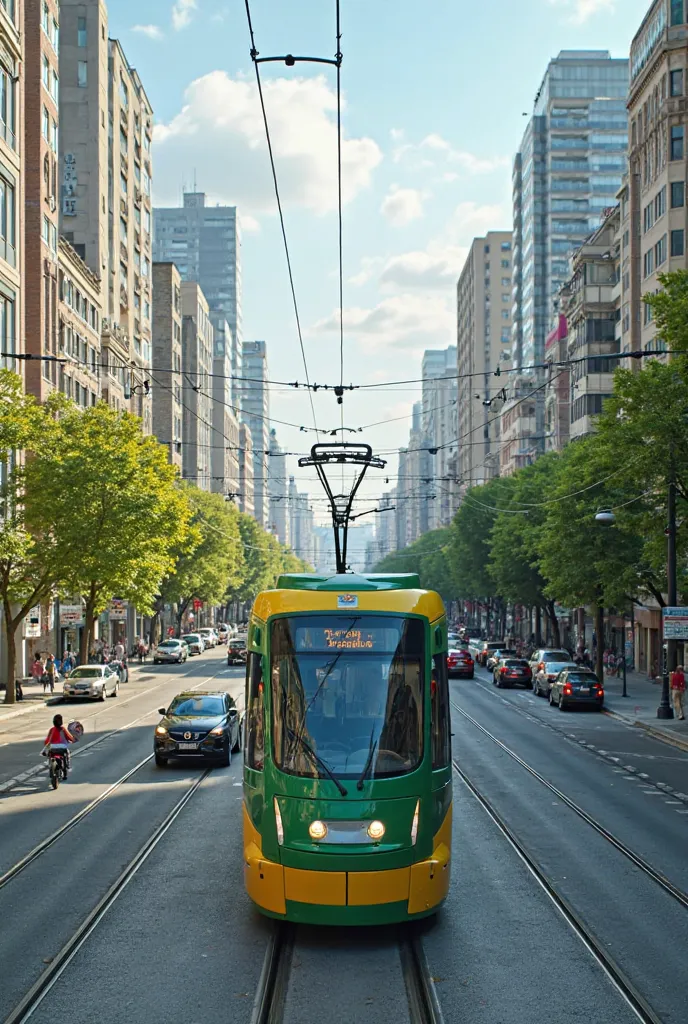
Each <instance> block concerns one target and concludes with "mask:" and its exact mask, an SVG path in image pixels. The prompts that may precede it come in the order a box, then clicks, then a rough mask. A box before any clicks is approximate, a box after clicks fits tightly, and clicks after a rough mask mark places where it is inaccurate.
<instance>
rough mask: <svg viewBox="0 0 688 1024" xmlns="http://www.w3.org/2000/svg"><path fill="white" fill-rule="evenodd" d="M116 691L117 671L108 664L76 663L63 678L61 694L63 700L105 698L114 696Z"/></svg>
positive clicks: (117, 684) (117, 685) (117, 687)
mask: <svg viewBox="0 0 688 1024" xmlns="http://www.w3.org/2000/svg"><path fill="white" fill-rule="evenodd" d="M118 691H119V673H118V672H117V671H116V670H115V671H113V670H112V669H111V668H110V666H109V665H78V666H77V667H76V668H73V669H72V671H71V672H70V673H69V674H68V676H67V678H66V679H65V681H64V688H63V691H62V696H63V698H64V700H73V699H74V698H75V697H80V698H81V699H82V700H105V698H106V697H116V696H117V693H118Z"/></svg>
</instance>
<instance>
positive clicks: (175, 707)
mask: <svg viewBox="0 0 688 1024" xmlns="http://www.w3.org/2000/svg"><path fill="white" fill-rule="evenodd" d="M158 714H160V715H162V716H163V718H162V721H161V722H160V723H159V724H158V725H157V726H156V729H155V736H154V739H153V750H154V752H155V763H156V764H157V766H158V768H162V767H163V766H164V765H166V764H167V762H168V761H171V760H175V759H176V758H184V757H203V758H206V759H207V760H212V761H216V762H217V763H218V764H220V765H222V766H224V767H227V765H229V764H231V762H232V754H238V753H239V751H240V750H241V718H240V715H239V711H238V709H237V706H236V704H235V703H234V700H233V699H232V697H230V695H229V694H228V693H212V692H208V691H201V690H193V691H191V692H190V693H180V694H178V695H177V696H176V697H175V698H174V699H173V701H172V703H171V704H170V706H169V707H168V708H167V710H165V708H159V709H158Z"/></svg>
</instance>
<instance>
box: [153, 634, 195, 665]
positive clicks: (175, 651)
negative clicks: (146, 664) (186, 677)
mask: <svg viewBox="0 0 688 1024" xmlns="http://www.w3.org/2000/svg"><path fill="white" fill-rule="evenodd" d="M188 657H189V646H188V644H186V643H185V642H184V641H183V640H174V639H169V640H163V641H162V643H159V644H158V646H157V647H156V648H155V650H154V651H153V664H154V665H160V664H161V663H162V662H169V661H172V662H176V663H177V664H178V665H181V664H182V662H184V661H186V659H187V658H188Z"/></svg>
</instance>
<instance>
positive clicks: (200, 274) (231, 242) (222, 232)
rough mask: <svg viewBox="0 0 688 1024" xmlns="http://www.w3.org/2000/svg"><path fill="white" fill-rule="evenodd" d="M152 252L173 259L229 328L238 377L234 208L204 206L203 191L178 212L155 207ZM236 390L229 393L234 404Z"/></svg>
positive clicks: (238, 238) (238, 295) (238, 267)
mask: <svg viewBox="0 0 688 1024" xmlns="http://www.w3.org/2000/svg"><path fill="white" fill-rule="evenodd" d="M154 214H155V226H154V243H153V253H154V256H155V259H156V260H173V261H174V262H175V263H176V264H177V266H178V267H179V271H180V273H181V275H182V277H183V279H184V280H185V281H198V283H199V284H200V286H201V288H202V289H203V293H204V295H205V296H206V298H207V300H208V305H209V307H210V310H211V312H212V313H213V315H214V314H219V315H220V316H221V317H222V318H223V320H225V321H226V322H227V323H228V324H229V329H230V332H231V362H232V373H233V375H234V376H235V377H238V376H239V375H240V374H241V344H242V340H243V335H242V317H241V257H240V250H241V232H240V226H239V218H238V216H237V209H236V207H235V206H220V205H219V204H216V205H214V206H208V205H206V196H205V193H203V192H186V193H185V194H184V204H183V206H181V207H156V209H155V211H154ZM239 394H240V391H239V389H238V387H235V388H234V390H233V395H234V404H235V405H238V404H239V403H238V400H237V398H238V395H239Z"/></svg>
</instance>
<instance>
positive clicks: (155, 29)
mask: <svg viewBox="0 0 688 1024" xmlns="http://www.w3.org/2000/svg"><path fill="white" fill-rule="evenodd" d="M131 31H132V32H139V33H140V34H141V35H142V36H148V38H149V39H156V40H157V39H162V29H161V28H160V27H159V26H158V25H134V27H133V28H132V30H131Z"/></svg>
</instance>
